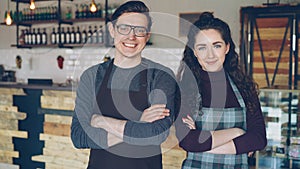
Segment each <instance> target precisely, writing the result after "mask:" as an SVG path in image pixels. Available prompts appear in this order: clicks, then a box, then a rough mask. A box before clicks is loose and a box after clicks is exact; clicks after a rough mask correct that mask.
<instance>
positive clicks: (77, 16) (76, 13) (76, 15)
mask: <svg viewBox="0 0 300 169" xmlns="http://www.w3.org/2000/svg"><path fill="white" fill-rule="evenodd" d="M75 6H76V10H75V18H76V19H78V18H79V7H78V4H75Z"/></svg>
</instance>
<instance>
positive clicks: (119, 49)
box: [109, 13, 150, 58]
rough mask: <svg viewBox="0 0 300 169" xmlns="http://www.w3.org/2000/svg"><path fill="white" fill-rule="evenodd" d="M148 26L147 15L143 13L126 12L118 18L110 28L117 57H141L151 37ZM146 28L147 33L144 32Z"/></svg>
mask: <svg viewBox="0 0 300 169" xmlns="http://www.w3.org/2000/svg"><path fill="white" fill-rule="evenodd" d="M147 26H148V20H147V17H146V16H145V15H144V14H141V13H124V14H122V15H121V16H120V17H119V18H118V20H117V22H116V24H115V26H114V27H113V25H110V29H109V30H110V34H111V36H112V37H113V38H114V45H115V47H116V57H127V58H135V57H141V52H142V50H143V49H144V47H145V45H146V42H147V41H148V40H149V38H150V33H148V31H147ZM144 28H145V29H144ZM144 30H146V33H145V32H143V31H144ZM128 32H129V33H128ZM127 33H128V34H127Z"/></svg>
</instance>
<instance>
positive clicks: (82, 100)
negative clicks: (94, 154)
mask: <svg viewBox="0 0 300 169" xmlns="http://www.w3.org/2000/svg"><path fill="white" fill-rule="evenodd" d="M93 70H95V69H88V70H87V71H85V72H84V73H83V74H82V76H81V78H80V82H79V85H78V88H77V92H76V100H75V113H74V115H73V118H72V124H71V140H72V142H73V145H74V146H75V147H76V148H94V149H101V148H108V145H107V132H106V131H105V130H103V129H101V128H94V127H92V126H91V125H90V120H91V116H92V114H94V113H95V112H96V111H98V110H97V109H96V108H97V106H95V105H97V104H95V103H96V97H95V90H93V89H95V85H94V84H95V77H96V76H95V75H96V73H95V72H93Z"/></svg>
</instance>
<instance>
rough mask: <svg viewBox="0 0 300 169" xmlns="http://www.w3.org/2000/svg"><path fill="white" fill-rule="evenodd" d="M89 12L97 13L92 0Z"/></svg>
mask: <svg viewBox="0 0 300 169" xmlns="http://www.w3.org/2000/svg"><path fill="white" fill-rule="evenodd" d="M90 11H91V12H96V11H97V6H96V4H95V1H94V0H92V3H91V5H90Z"/></svg>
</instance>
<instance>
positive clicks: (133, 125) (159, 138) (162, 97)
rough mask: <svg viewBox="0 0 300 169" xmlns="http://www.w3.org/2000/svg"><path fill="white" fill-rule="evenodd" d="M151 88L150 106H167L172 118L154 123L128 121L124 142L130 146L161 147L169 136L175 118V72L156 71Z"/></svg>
mask: <svg viewBox="0 0 300 169" xmlns="http://www.w3.org/2000/svg"><path fill="white" fill-rule="evenodd" d="M148 79H149V78H148ZM148 84H149V83H148ZM150 86H151V90H150V94H149V96H148V97H149V102H150V104H166V107H167V108H168V109H169V110H170V116H168V117H165V118H164V119H161V120H157V121H154V122H152V123H147V122H139V121H127V122H126V124H125V128H124V138H123V140H124V142H126V143H128V144H134V145H160V144H161V143H162V142H163V141H165V140H166V138H167V137H168V135H169V129H170V127H171V126H172V124H173V120H174V118H175V110H174V98H175V94H176V93H175V92H176V80H175V77H174V74H173V72H172V71H171V70H170V71H163V70H158V71H154V75H153V79H152V80H151V82H150Z"/></svg>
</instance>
